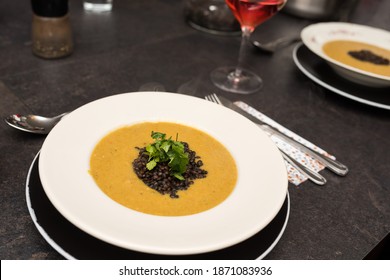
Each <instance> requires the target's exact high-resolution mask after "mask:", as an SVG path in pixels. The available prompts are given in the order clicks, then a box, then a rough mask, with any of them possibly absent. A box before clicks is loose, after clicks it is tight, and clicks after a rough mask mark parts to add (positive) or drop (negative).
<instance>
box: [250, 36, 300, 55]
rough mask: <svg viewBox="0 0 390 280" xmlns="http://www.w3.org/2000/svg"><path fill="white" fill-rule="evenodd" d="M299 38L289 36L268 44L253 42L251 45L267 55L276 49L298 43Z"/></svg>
mask: <svg viewBox="0 0 390 280" xmlns="http://www.w3.org/2000/svg"><path fill="white" fill-rule="evenodd" d="M300 40H301V38H300V36H292V37H291V36H289V37H282V38H279V39H276V40H275V41H271V42H268V43H260V42H258V41H253V42H252V44H253V45H254V46H255V47H256V48H257V49H259V50H261V51H263V52H267V53H274V52H275V51H276V50H277V49H279V48H281V47H285V46H288V45H290V44H292V43H295V42H298V41H300Z"/></svg>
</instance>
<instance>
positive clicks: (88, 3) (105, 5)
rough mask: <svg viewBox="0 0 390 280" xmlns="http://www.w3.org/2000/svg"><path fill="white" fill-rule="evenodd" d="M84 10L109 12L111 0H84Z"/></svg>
mask: <svg viewBox="0 0 390 280" xmlns="http://www.w3.org/2000/svg"><path fill="white" fill-rule="evenodd" d="M84 10H86V11H91V12H109V11H111V10H112V0H84Z"/></svg>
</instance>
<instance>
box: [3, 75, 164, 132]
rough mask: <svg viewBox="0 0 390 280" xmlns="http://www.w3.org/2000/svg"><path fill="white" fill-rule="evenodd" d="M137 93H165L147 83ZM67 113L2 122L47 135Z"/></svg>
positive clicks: (14, 117) (16, 118) (30, 116)
mask: <svg viewBox="0 0 390 280" xmlns="http://www.w3.org/2000/svg"><path fill="white" fill-rule="evenodd" d="M138 91H165V87H164V85H163V84H161V83H157V82H149V83H146V84H143V85H142V86H141V87H140V88H139V90H138ZM68 113H69V112H66V113H63V114H61V115H58V116H55V117H52V118H48V117H42V116H37V115H27V116H23V115H19V114H14V115H9V116H8V117H6V118H4V121H5V122H6V123H7V124H8V125H10V126H12V127H13V128H16V129H19V130H22V131H25V132H31V133H35V134H48V133H49V132H50V131H51V130H52V128H53V127H54V126H55V125H56V124H57V123H58V122H59V121H60V120H61V119H62V118H63V117H64V116H65V115H67V114H68Z"/></svg>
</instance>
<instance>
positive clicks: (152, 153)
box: [145, 131, 189, 180]
mask: <svg viewBox="0 0 390 280" xmlns="http://www.w3.org/2000/svg"><path fill="white" fill-rule="evenodd" d="M151 137H152V138H153V139H155V142H154V143H153V144H149V145H148V146H146V152H145V153H146V154H147V155H149V162H148V163H147V164H146V168H147V169H148V170H152V169H153V168H154V167H156V165H157V163H158V162H168V166H169V167H170V170H171V174H172V176H174V177H176V178H177V179H179V180H184V177H183V175H182V174H183V173H184V172H185V171H186V170H187V165H188V162H189V158H188V153H186V152H184V145H183V143H181V142H179V141H177V139H178V135H177V134H176V141H174V140H172V137H169V139H165V137H166V134H165V133H161V132H154V131H152V134H151Z"/></svg>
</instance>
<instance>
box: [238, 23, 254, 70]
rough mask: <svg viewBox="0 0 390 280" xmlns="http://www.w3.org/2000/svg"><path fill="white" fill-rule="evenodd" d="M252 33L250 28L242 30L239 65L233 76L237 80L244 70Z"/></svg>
mask: <svg viewBox="0 0 390 280" xmlns="http://www.w3.org/2000/svg"><path fill="white" fill-rule="evenodd" d="M251 33H252V32H251V30H249V29H248V28H245V27H244V28H242V35H241V45H240V51H239V53H238V64H237V67H236V69H235V70H234V74H233V75H234V77H235V78H238V77H240V76H241V73H242V68H243V67H242V66H243V64H244V60H245V57H246V49H247V45H248V43H249V38H250V36H251Z"/></svg>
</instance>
